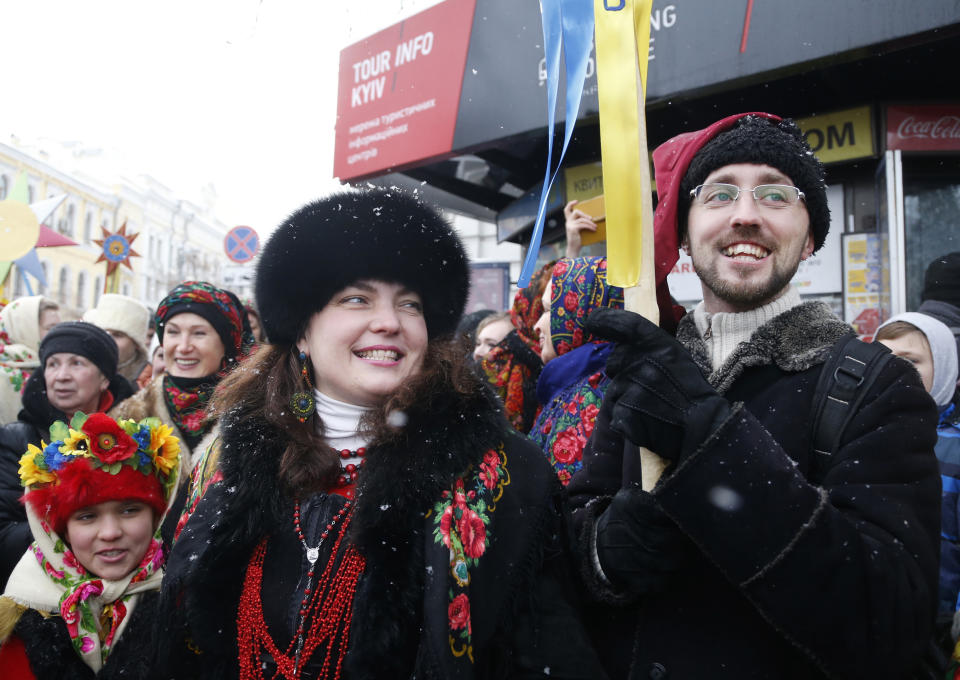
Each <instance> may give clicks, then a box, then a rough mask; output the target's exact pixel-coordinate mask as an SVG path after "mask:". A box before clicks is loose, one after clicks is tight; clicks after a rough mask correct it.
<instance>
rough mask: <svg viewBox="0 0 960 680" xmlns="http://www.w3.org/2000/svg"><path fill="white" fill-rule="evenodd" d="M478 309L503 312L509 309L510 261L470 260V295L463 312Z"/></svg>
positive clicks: (467, 312)
mask: <svg viewBox="0 0 960 680" xmlns="http://www.w3.org/2000/svg"><path fill="white" fill-rule="evenodd" d="M480 309H492V310H493V311H495V312H503V311H506V310H508V309H510V263H509V262H471V263H470V297H469V298H467V307H466V309H464V310H463V313H464V314H469V313H470V312H476V311H477V310H480Z"/></svg>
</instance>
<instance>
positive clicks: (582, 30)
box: [517, 0, 593, 288]
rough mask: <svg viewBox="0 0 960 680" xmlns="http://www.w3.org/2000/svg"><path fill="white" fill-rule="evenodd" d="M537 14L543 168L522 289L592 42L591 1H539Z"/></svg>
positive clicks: (568, 134)
mask: <svg viewBox="0 0 960 680" xmlns="http://www.w3.org/2000/svg"><path fill="white" fill-rule="evenodd" d="M540 14H541V16H542V23H543V50H544V54H545V56H546V71H547V169H546V171H545V172H544V176H543V187H542V188H541V191H540V205H539V207H538V208H537V220H536V222H535V223H534V225H533V235H532V236H531V238H530V247H529V249H528V250H527V256H526V258H524V261H523V268H522V269H521V270H520V280H519V281H518V282H517V285H518V286H519V287H520V288H526V287H527V286H528V285H530V278H531V277H532V276H533V272H534V269H535V267H536V264H537V255H538V254H539V252H540V241H541V240H542V238H543V222H544V219H545V217H546V207H547V196H549V194H550V189H551V188H552V186H553V183H554V181H555V180H556V179H557V175H559V174H560V165H561V164H562V163H563V157H564V156H565V155H566V153H567V147H568V146H569V145H570V139H571V137H573V128H574V125H576V122H577V114H579V113H580V99H581V98H582V96H583V83H584V81H585V80H586V78H587V62H588V61H589V59H590V47H591V45H592V44H593V3H592V2H584V0H540ZM561 48H562V49H563V53H564V66H565V67H566V71H567V82H566V94H567V96H566V120H565V121H564V134H563V147H562V148H561V150H560V156H559V158H558V159H557V169H556V170H555V171H554V172H552V173H551V168H552V167H553V128H554V124H555V123H556V109H557V93H558V90H559V84H560V83H559V81H560V50H561Z"/></svg>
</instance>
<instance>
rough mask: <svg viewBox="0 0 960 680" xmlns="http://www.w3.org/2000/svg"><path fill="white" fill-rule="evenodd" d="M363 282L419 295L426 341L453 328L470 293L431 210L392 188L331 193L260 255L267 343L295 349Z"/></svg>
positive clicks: (287, 224) (457, 253) (292, 220)
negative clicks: (309, 328) (342, 293)
mask: <svg viewBox="0 0 960 680" xmlns="http://www.w3.org/2000/svg"><path fill="white" fill-rule="evenodd" d="M363 279H372V280H379V281H388V282H391V283H400V284H403V285H404V286H407V287H408V288H410V290H412V291H414V292H416V293H418V294H419V295H420V298H421V299H422V300H423V307H424V317H425V320H426V324H427V332H428V333H429V335H430V337H437V336H441V335H446V334H448V333H452V332H453V331H454V330H455V329H456V327H457V322H458V321H459V319H460V315H461V314H462V313H463V308H464V305H465V304H466V300H467V293H468V292H469V288H470V276H469V271H468V268H467V255H466V252H465V251H464V249H463V244H462V243H461V242H460V239H459V237H458V236H457V235H456V233H455V232H454V230H453V228H452V227H451V226H450V225H449V224H447V222H446V221H445V220H444V219H443V218H442V217H441V216H440V214H439V213H438V212H437V211H436V210H434V209H433V208H430V207H428V206H426V205H424V204H423V203H422V202H421V201H420V200H419V199H418V198H416V197H415V196H413V195H411V194H409V193H407V192H404V191H401V190H398V189H396V188H390V189H379V188H377V189H365V190H362V191H348V192H340V193H335V194H332V195H330V196H328V197H326V198H322V199H320V200H317V201H313V202H311V203H308V204H306V205H304V206H303V207H301V208H300V209H299V210H297V211H296V212H294V213H293V214H292V215H290V217H288V218H287V219H286V220H285V221H284V222H283V223H282V224H281V225H280V226H279V227H278V228H277V230H276V231H275V232H274V233H273V235H272V236H271V237H270V240H269V241H267V244H266V246H265V247H264V249H263V253H262V254H261V255H260V261H259V263H258V265H257V276H256V298H257V309H259V310H260V318H261V323H262V325H263V329H264V331H265V333H266V335H267V339H268V340H269V341H270V342H272V343H286V344H294V343H295V342H296V341H297V340H298V339H299V338H300V336H301V335H302V334H303V331H304V329H305V328H306V325H307V323H308V322H309V321H310V318H311V317H312V316H313V315H314V314H315V313H316V312H318V311H320V310H321V309H323V307H325V306H326V304H327V302H329V301H330V298H331V297H332V296H333V295H334V293H336V292H337V291H339V290H342V289H343V288H345V287H346V286H349V285H350V284H352V283H354V282H356V281H360V280H363Z"/></svg>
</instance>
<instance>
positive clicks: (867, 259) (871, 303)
mask: <svg viewBox="0 0 960 680" xmlns="http://www.w3.org/2000/svg"><path fill="white" fill-rule="evenodd" d="M843 271H844V284H843V317H844V319H845V320H846V322H847V323H849V324H850V325H851V326H853V328H854V330H856V332H857V335H859V336H860V339H861V340H864V341H865V342H870V341H871V340H872V339H873V334H874V333H876V332H877V327H878V326H879V325H880V324H881V323H883V321H884V320H885V319H886V318H887V317H888V316H889V309H890V292H889V291H890V279H889V276H890V275H889V271H890V270H889V266H888V263H887V238H886V236H885V235H884V236H881V235H879V234H844V235H843Z"/></svg>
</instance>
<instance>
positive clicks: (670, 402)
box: [586, 308, 730, 461]
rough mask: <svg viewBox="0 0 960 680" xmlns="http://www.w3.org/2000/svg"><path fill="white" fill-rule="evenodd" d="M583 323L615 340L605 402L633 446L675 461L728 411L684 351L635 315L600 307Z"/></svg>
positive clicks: (617, 428)
mask: <svg viewBox="0 0 960 680" xmlns="http://www.w3.org/2000/svg"><path fill="white" fill-rule="evenodd" d="M586 327H587V330H589V331H590V333H592V334H593V335H596V336H599V337H602V338H606V339H608V340H613V341H615V342H616V343H617V346H616V347H615V348H614V350H613V352H612V353H611V354H610V358H609V359H608V360H607V369H606V372H607V375H608V376H610V377H611V378H612V382H611V383H610V385H609V386H608V387H607V391H606V392H605V393H604V398H603V401H604V403H603V405H604V407H608V408H610V409H611V410H610V414H611V427H612V428H613V429H614V431H616V432H620V433H621V434H623V436H624V437H626V438H627V439H629V440H630V441H631V442H633V443H634V444H636V445H637V446H643V447H646V448H648V449H650V450H651V451H653V452H654V453H656V454H658V455H659V456H661V457H663V458H667V459H669V460H673V461H676V460H678V459H679V458H681V457H682V456H683V455H685V454H687V453H689V452H690V451H692V450H694V449H695V448H696V447H697V446H698V445H699V444H700V443H701V442H702V441H704V440H705V439H706V438H707V437H708V436H709V435H710V433H712V432H713V431H714V430H715V429H716V428H717V427H719V425H720V423H722V422H723V420H724V418H726V417H727V415H728V414H729V413H730V404H729V403H728V402H727V400H726V399H724V398H723V397H721V396H720V395H718V394H717V393H716V391H715V390H714V389H713V388H712V387H711V386H710V384H709V383H708V382H707V381H706V380H705V379H704V377H703V374H702V373H700V369H699V368H698V367H697V365H696V364H695V363H694V362H693V359H692V358H691V357H690V354H689V353H688V352H687V350H686V349H684V348H683V346H681V345H680V343H678V342H677V341H676V340H675V339H674V338H673V337H671V336H670V335H668V334H667V333H666V332H664V331H663V330H661V329H660V328H658V327H657V326H655V325H654V324H652V323H650V322H649V321H648V320H647V319H644V318H643V317H642V316H640V315H639V314H634V313H633V312H626V311H623V310H620V309H609V308H605V309H599V310H597V311H595V312H594V313H593V314H591V315H590V317H589V319H587V323H586ZM608 401H609V406H608Z"/></svg>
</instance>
